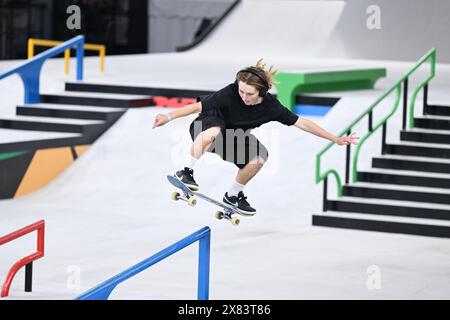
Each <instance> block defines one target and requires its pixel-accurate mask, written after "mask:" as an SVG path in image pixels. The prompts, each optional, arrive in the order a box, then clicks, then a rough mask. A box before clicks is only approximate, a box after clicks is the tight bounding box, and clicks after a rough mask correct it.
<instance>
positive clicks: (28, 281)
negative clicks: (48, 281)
mask: <svg viewBox="0 0 450 320" xmlns="http://www.w3.org/2000/svg"><path fill="white" fill-rule="evenodd" d="M32 283H33V261H32V262H30V263H29V264H27V265H25V292H31V290H32Z"/></svg>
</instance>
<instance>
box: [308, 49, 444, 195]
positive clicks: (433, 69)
mask: <svg viewBox="0 0 450 320" xmlns="http://www.w3.org/2000/svg"><path fill="white" fill-rule="evenodd" d="M428 60H430V62H431V70H430V75H429V76H428V77H427V78H426V79H425V80H423V81H422V82H421V83H419V84H418V85H417V86H416V88H415V89H414V91H413V94H412V97H411V103H410V106H409V128H412V127H413V126H414V102H415V99H416V96H417V94H418V92H419V91H420V90H421V89H422V88H423V87H424V86H425V85H426V84H427V83H428V82H429V81H430V80H431V79H432V78H433V77H434V75H435V72H436V49H435V48H432V49H431V50H430V51H428V52H427V53H426V54H425V55H424V56H423V57H422V58H420V59H419V61H417V63H416V64H415V65H414V66H413V67H412V68H411V69H410V70H409V71H408V72H406V73H405V74H404V75H403V76H402V77H401V78H400V79H399V80H398V81H397V82H396V83H395V84H394V85H393V86H392V87H391V88H390V89H389V90H387V91H386V92H385V93H384V94H383V95H382V96H380V97H379V98H378V99H377V100H376V101H375V102H374V103H372V105H370V107H369V108H368V109H367V110H366V111H365V112H363V113H362V114H361V115H360V116H359V117H358V118H357V119H356V120H354V121H353V122H352V123H351V124H350V125H349V126H347V128H346V129H345V130H343V131H342V132H341V133H340V134H339V137H341V136H343V135H344V134H348V132H351V131H352V128H353V127H354V126H355V125H356V124H357V123H359V121H360V120H361V119H363V118H364V117H365V116H366V115H367V114H369V113H371V112H372V110H373V109H374V108H375V107H376V106H377V105H378V104H379V103H380V102H381V101H382V100H384V98H386V97H387V96H388V95H390V94H391V93H392V92H393V91H394V90H395V92H396V98H395V101H394V104H393V108H392V110H391V112H389V114H388V115H387V116H385V117H384V118H383V119H382V120H381V121H380V122H379V123H378V124H376V125H375V126H374V128H373V129H372V130H369V131H368V132H367V133H366V134H365V135H364V136H363V137H361V139H360V141H359V143H358V145H357V147H356V152H355V154H354V156H353V166H352V182H356V181H357V171H358V170H357V169H358V168H357V165H358V158H359V153H360V150H361V146H362V145H363V144H364V142H365V141H366V140H367V139H368V138H369V137H370V136H371V135H372V134H373V133H374V132H375V131H376V130H377V129H379V128H380V127H382V126H383V125H384V124H386V123H387V121H388V119H389V118H390V117H391V116H392V115H393V114H394V113H395V112H396V111H397V109H398V105H399V102H400V96H401V85H402V83H403V81H405V80H406V79H407V78H408V77H409V76H410V75H411V74H412V73H413V72H414V71H416V70H417V69H418V68H419V67H420V66H421V65H422V64H423V63H425V62H427V61H428ZM333 145H334V143H333V142H330V143H329V144H328V145H327V146H326V147H325V148H324V149H323V150H322V151H320V152H319V153H318V154H317V155H316V184H317V183H319V182H321V181H323V180H324V179H325V178H326V177H327V176H328V175H329V174H333V175H334V176H335V178H336V182H337V186H338V196H339V197H341V196H342V193H343V190H342V181H341V178H340V175H339V173H338V172H337V170H335V169H329V170H328V171H326V172H325V173H323V174H320V169H321V167H320V160H321V157H322V155H323V154H324V153H325V152H327V151H328V150H329V149H330V148H331V147H332V146H333Z"/></svg>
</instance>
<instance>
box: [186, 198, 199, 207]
mask: <svg viewBox="0 0 450 320" xmlns="http://www.w3.org/2000/svg"><path fill="white" fill-rule="evenodd" d="M187 203H188V205H190V206H191V207H193V206H195V205H196V204H197V199H195V198H192V197H191V198H189V199H188V201H187Z"/></svg>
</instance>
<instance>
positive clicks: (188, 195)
mask: <svg viewBox="0 0 450 320" xmlns="http://www.w3.org/2000/svg"><path fill="white" fill-rule="evenodd" d="M167 180H169V182H170V183H171V184H172V185H173V186H175V187H177V188H178V189H180V190H181V191H182V193H183V194H180V193H179V192H176V191H175V192H173V193H172V200H175V201H177V200H183V201H186V202H187V203H188V205H190V206H195V205H196V204H197V199H196V197H198V198H201V199H203V200H205V201H208V202H209V203H212V204H214V205H216V206H219V207H221V208H222V209H221V210H220V211H217V212H216V214H215V217H216V219H219V220H221V219H226V220H229V221H231V223H232V224H233V225H238V224H239V222H240V220H239V219H238V218H237V217H236V216H233V215H235V214H239V215H242V213H240V212H239V210H237V209H236V208H235V207H233V206H231V205H227V204H226V203H223V202H222V201H217V200H215V199H213V198H211V197H209V196H207V195H205V194H203V193H201V192H198V191H193V190H191V189H189V187H188V186H186V185H185V184H184V183H183V182H181V181H180V180H178V179H177V178H175V177H174V176H171V175H167Z"/></svg>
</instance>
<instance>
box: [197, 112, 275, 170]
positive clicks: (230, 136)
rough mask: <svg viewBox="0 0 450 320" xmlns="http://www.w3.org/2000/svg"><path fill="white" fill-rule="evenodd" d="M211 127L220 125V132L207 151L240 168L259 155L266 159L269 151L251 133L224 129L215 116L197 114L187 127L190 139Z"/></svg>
mask: <svg viewBox="0 0 450 320" xmlns="http://www.w3.org/2000/svg"><path fill="white" fill-rule="evenodd" d="M212 127H220V128H221V133H220V134H219V135H218V136H217V137H216V139H215V140H214V142H213V143H212V144H211V146H210V147H209V148H208V150H207V151H208V152H211V153H215V154H217V155H219V156H220V157H221V158H222V159H223V160H225V161H228V162H232V163H234V164H235V165H236V166H237V167H238V168H240V169H242V168H243V167H245V166H246V165H247V164H248V163H249V162H250V161H252V160H253V159H255V158H256V156H260V157H261V158H263V159H264V161H266V160H267V158H268V156H269V153H268V151H267V149H266V147H265V146H264V145H263V144H262V143H261V142H259V140H258V139H257V138H256V137H255V136H254V135H253V134H251V133H249V132H244V131H243V130H233V129H226V125H225V122H224V121H223V120H222V119H221V118H219V117H215V116H199V117H197V118H196V119H195V120H194V121H193V122H192V123H191V126H190V127H189V132H190V134H191V138H192V141H194V140H195V138H197V136H198V135H199V134H200V132H203V131H205V130H207V129H209V128H212Z"/></svg>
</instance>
